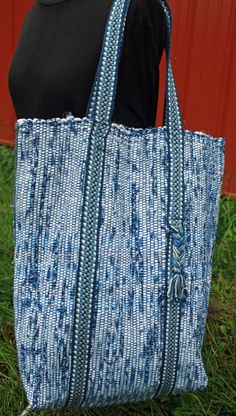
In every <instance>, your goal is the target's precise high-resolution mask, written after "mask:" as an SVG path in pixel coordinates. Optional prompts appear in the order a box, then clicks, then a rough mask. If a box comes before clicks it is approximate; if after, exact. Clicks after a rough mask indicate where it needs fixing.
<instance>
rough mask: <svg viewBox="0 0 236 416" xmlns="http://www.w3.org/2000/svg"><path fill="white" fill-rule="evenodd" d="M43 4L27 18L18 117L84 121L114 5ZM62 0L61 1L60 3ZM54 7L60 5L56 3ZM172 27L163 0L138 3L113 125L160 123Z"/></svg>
mask: <svg viewBox="0 0 236 416" xmlns="http://www.w3.org/2000/svg"><path fill="white" fill-rule="evenodd" d="M46 1H48V2H50V0H42V2H41V4H40V0H38V1H37V2H36V3H35V4H34V5H33V7H32V8H31V10H30V11H29V12H28V14H27V15H26V17H25V20H24V23H23V25H22V31H21V35H20V39H19V41H18V44H17V48H16V51H15V55H14V57H13V60H12V63H11V67H10V70H9V91H10V94H11V97H12V101H13V104H14V107H15V112H16V116H17V118H33V117H37V118H52V117H62V114H63V113H64V112H65V111H71V112H72V114H73V115H74V116H75V117H81V118H82V117H84V116H85V113H86V109H87V104H88V99H89V95H90V92H91V88H92V84H93V80H94V77H95V72H96V69H97V65H98V61H99V56H100V51H101V46H102V41H103V35H104V30H105V25H106V22H107V19H108V15H109V11H110V7H111V5H112V0H103V1H96V2H94V1H93V0H64V1H63V0H62V1H57V2H56V3H55V4H51V5H46V4H42V3H46ZM55 1H56V0H54V2H55ZM51 2H53V0H51ZM165 42H166V22H165V15H164V11H163V9H162V6H161V5H160V3H159V2H158V1H157V0H131V3H130V6H129V10H128V14H127V19H126V26H125V32H124V43H123V49H122V53H121V60H120V66H119V77H118V85H117V94H116V100H115V107H114V112H113V121H115V122H117V123H121V124H124V125H127V126H133V127H149V126H154V125H155V118H156V109H157V99H158V89H159V66H158V65H159V62H160V59H161V56H162V53H163V48H164V46H165Z"/></svg>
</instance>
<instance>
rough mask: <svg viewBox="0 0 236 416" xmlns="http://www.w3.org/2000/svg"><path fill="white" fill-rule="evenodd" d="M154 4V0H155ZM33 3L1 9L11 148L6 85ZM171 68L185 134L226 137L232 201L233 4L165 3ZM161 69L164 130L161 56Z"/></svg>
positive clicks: (11, 1) (217, 0)
mask: <svg viewBox="0 0 236 416" xmlns="http://www.w3.org/2000/svg"><path fill="white" fill-rule="evenodd" d="M157 1H158V0H157ZM33 3H34V2H33V1H32V0H20V1H19V0H8V1H7V2H1V5H0V10H1V14H0V39H1V43H0V45H1V46H0V56H1V66H0V142H1V143H5V144H9V145H12V146H14V123H15V121H16V116H15V112H14V109H13V106H12V103H11V99H10V96H9V92H8V86H7V74H8V70H9V65H10V62H11V59H12V56H13V53H14V50H15V47H16V43H17V40H18V36H19V33H20V30H21V25H22V22H23V17H24V16H25V14H26V13H27V11H28V10H29V8H30V7H31V5H32V4H33ZM169 5H170V7H171V10H172V15H173V34H172V64H173V69H174V75H175V80H176V86H177V91H178V96H179V101H180V106H181V111H182V116H183V122H184V127H185V129H188V130H197V131H205V132H206V133H210V134H211V135H213V136H215V137H225V138H226V149H225V151H226V155H225V175H224V182H223V190H224V192H225V193H231V194H234V195H235V196H236V156H235V155H236V138H235V137H234V136H235V135H236V121H235V119H236V117H235V102H236V88H235V87H236V78H235V76H233V75H234V74H236V53H235V48H234V43H235V39H236V25H235V22H236V1H235V0H178V1H176V0H169ZM163 57H164V58H163V59H162V62H161V67H160V95H159V104H158V113H157V119H156V126H161V125H162V114H163V107H164V88H165V54H164V55H163Z"/></svg>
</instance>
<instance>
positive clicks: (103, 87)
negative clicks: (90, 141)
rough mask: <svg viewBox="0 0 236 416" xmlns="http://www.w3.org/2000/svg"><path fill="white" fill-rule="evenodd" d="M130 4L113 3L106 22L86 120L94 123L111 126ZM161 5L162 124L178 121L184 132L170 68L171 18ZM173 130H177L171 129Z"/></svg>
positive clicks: (163, 1)
mask: <svg viewBox="0 0 236 416" xmlns="http://www.w3.org/2000/svg"><path fill="white" fill-rule="evenodd" d="M130 1H131V0H114V1H113V4H112V6H111V10H110V13H109V17H108V20H107V24H106V28H105V33H104V37H103V44H102V49H101V54H100V59H99V64H98V67H97V71H96V75H95V79H94V82H93V86H92V90H91V94H90V97H89V102H88V106H87V111H86V116H87V117H88V118H91V119H93V120H96V121H101V122H105V123H111V120H112V114H113V109H114V103H115V96H116V90H117V81H118V70H119V63H120V57H121V50H122V46H123V38H124V29H125V21H126V16H127V12H128V8H129V5H130ZM157 1H160V3H161V5H162V6H163V9H164V11H165V15H166V22H167V43H166V46H165V52H166V88H165V103H164V112H163V123H164V125H166V126H168V124H169V123H170V122H171V120H173V119H175V120H176V121H178V125H179V129H180V130H182V129H183V123H182V117H181V112H180V106H179V101H178V97H177V92H176V85H175V80H174V75H173V71H172V65H171V57H170V52H171V31H172V16H171V11H170V8H169V6H168V3H167V1H166V0H157ZM173 128H174V129H175V130H176V126H173Z"/></svg>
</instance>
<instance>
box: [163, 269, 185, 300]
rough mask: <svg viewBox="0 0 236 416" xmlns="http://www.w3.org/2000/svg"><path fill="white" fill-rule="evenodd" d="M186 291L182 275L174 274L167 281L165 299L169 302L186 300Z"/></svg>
mask: <svg viewBox="0 0 236 416" xmlns="http://www.w3.org/2000/svg"><path fill="white" fill-rule="evenodd" d="M187 296H188V290H187V286H186V280H185V278H184V276H183V275H182V274H175V275H174V276H172V277H171V279H170V281H169V286H168V291H167V297H168V299H169V300H170V301H171V302H174V301H176V302H178V301H179V300H186V298H187Z"/></svg>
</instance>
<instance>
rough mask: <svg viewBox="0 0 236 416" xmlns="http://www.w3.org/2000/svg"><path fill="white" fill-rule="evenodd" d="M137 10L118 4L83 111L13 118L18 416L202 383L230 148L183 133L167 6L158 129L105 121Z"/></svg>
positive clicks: (122, 400) (118, 400) (130, 399)
mask: <svg viewBox="0 0 236 416" xmlns="http://www.w3.org/2000/svg"><path fill="white" fill-rule="evenodd" d="M129 4H130V0H114V1H113V4H112V7H111V9H110V13H109V17H108V21H107V24H106V30H105V34H104V39H103V44H102V48H101V55H100V60H99V64H98V68H97V72H96V75H95V79H94V83H93V87H92V91H91V95H90V99H89V103H88V108H87V114H86V116H85V117H83V118H77V117H74V116H73V114H69V115H68V116H67V117H64V118H63V117H62V118H58V117H56V118H52V119H46V120H45V119H37V118H33V119H29V118H28V119H18V120H17V121H16V125H15V127H16V148H15V156H16V159H15V160H16V162H15V169H16V174H15V185H14V244H15V249H14V316H15V320H14V322H15V334H16V345H17V356H18V365H19V370H20V375H21V379H22V382H23V386H24V389H25V392H26V395H27V400H28V403H29V405H28V407H27V409H26V410H25V411H24V413H23V414H24V415H25V414H27V413H28V412H29V411H31V410H37V409H38V410H39V409H45V410H46V409H50V410H52V409H62V408H76V407H84V408H86V407H87V408H90V407H99V406H107V405H112V404H115V403H116V404H117V403H126V402H139V401H144V400H148V399H151V398H154V397H158V396H161V395H169V394H177V393H180V392H187V391H194V390H198V389H204V388H206V386H207V383H208V377H207V374H206V371H205V367H204V363H203V359H202V352H201V349H202V342H203V336H204V330H205V323H206V318H207V312H208V301H209V292H210V282H211V273H212V255H213V249H214V241H215V237H216V228H217V221H218V211H219V200H220V192H221V185H222V177H223V170H224V145H225V139H224V138H223V137H218V138H215V137H212V136H211V135H208V134H206V133H203V132H197V131H188V130H184V128H183V125H182V119H181V113H180V108H179V103H178V98H177V92H176V87H175V81H174V77H173V73H172V68H171V60H170V43H171V42H170V40H171V28H172V17H171V11H170V8H169V6H168V4H167V2H166V1H161V4H162V5H163V8H164V11H165V14H166V22H167V25H168V42H167V45H166V58H167V60H166V62H167V65H166V68H167V74H166V91H165V109H164V113H163V114H164V118H165V123H164V126H163V127H154V128H145V129H142V128H132V127H127V126H125V125H122V124H117V123H114V122H112V121H111V119H112V112H113V108H114V100H115V94H116V86H117V77H118V68H119V60H120V55H121V50H122V42H123V35H124V27H125V20H126V15H127V11H128V7H129ZM71 65H73V62H72V63H71Z"/></svg>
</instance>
